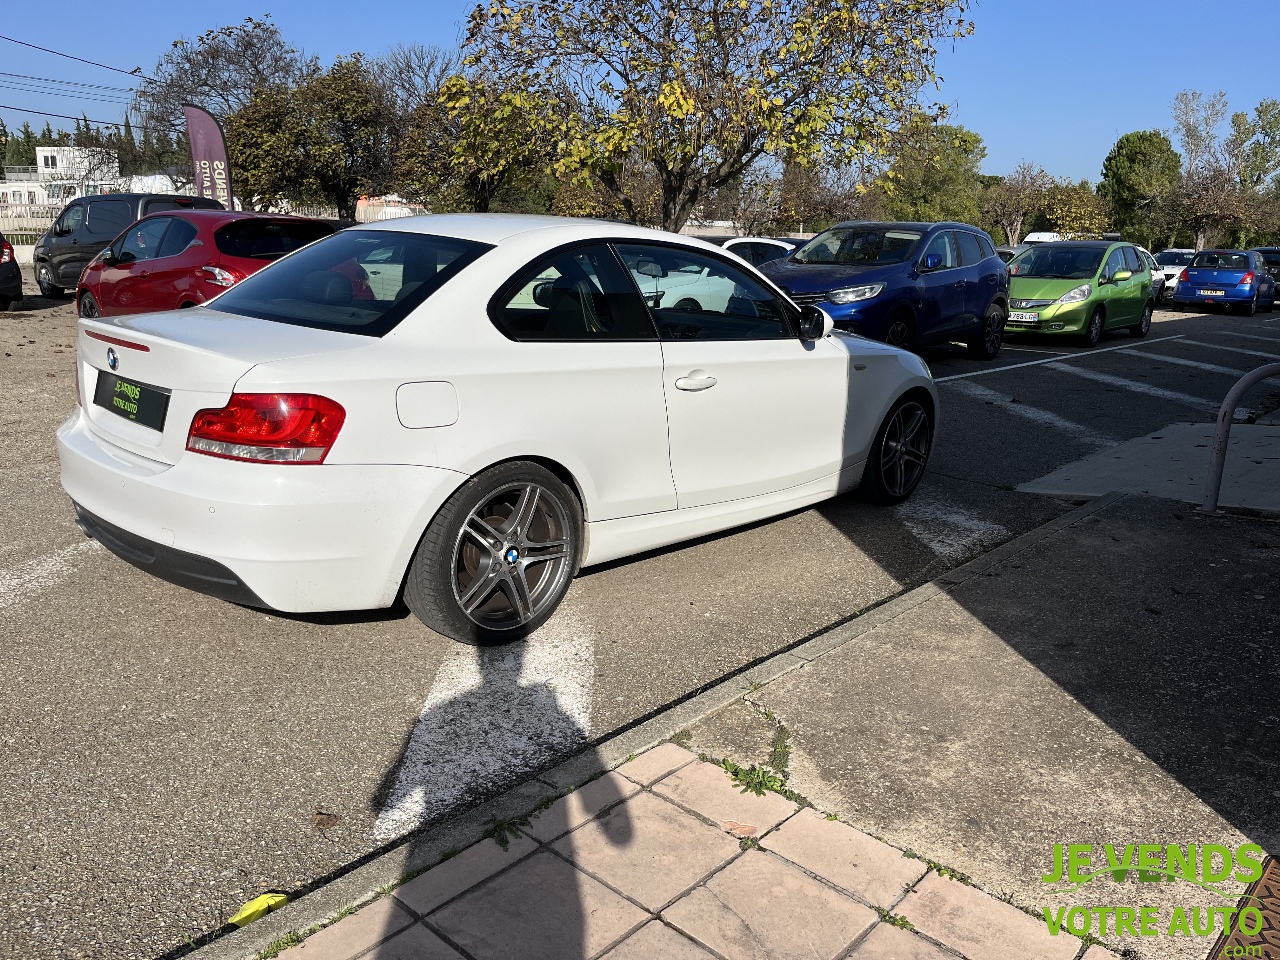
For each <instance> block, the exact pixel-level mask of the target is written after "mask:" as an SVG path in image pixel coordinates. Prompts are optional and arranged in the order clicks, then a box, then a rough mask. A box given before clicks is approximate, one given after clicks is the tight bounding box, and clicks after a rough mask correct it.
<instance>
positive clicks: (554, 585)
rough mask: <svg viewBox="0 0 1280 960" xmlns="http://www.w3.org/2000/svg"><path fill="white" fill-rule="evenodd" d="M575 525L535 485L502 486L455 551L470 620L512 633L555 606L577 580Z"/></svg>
mask: <svg viewBox="0 0 1280 960" xmlns="http://www.w3.org/2000/svg"><path fill="white" fill-rule="evenodd" d="M571 529H572V528H571V526H570V523H569V517H568V514H567V513H566V511H565V507H564V505H563V504H561V503H560V501H559V499H558V498H557V497H556V495H555V494H554V493H552V492H551V491H550V490H548V489H547V488H546V487H543V486H542V485H540V484H537V483H531V482H527V481H526V482H519V483H512V484H509V485H507V486H505V487H502V488H500V489H498V490H497V491H496V492H494V493H493V494H492V495H491V496H489V497H488V498H486V499H485V500H484V501H483V502H482V503H481V504H480V505H479V506H477V507H476V508H475V509H474V510H472V511H471V513H470V514H469V515H468V517H467V519H466V522H465V523H463V525H462V529H461V530H460V531H459V533H458V538H457V541H456V543H455V544H454V549H453V568H452V569H453V594H454V598H455V599H456V600H457V602H458V606H459V607H460V608H461V610H462V612H463V613H464V614H465V615H466V617H467V618H468V619H469V620H471V622H472V623H474V624H476V625H477V626H479V627H483V628H484V629H486V630H494V631H500V630H514V629H516V628H518V627H520V626H522V625H524V624H526V623H529V622H530V621H532V620H534V619H535V618H537V617H538V616H539V615H540V614H541V613H543V612H544V611H545V610H546V609H547V608H548V606H549V605H552V604H554V603H555V602H556V601H557V599H558V597H559V594H560V587H561V586H562V585H563V583H564V581H565V580H566V579H567V578H568V577H570V576H572V573H573V571H572V570H571V569H570V563H571V553H570V547H571V544H570V542H569V537H570V530H571Z"/></svg>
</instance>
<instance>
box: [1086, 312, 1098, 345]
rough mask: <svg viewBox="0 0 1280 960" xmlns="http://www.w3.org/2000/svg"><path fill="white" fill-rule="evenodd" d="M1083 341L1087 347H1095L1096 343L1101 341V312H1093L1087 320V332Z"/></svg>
mask: <svg viewBox="0 0 1280 960" xmlns="http://www.w3.org/2000/svg"><path fill="white" fill-rule="evenodd" d="M1085 339H1086V341H1087V342H1088V344H1089V346H1091V347H1096V346H1097V345H1098V341H1100V340H1101V339H1102V311H1101V310H1095V311H1094V312H1093V316H1092V317H1090V318H1089V330H1088V332H1087V333H1086V334H1085Z"/></svg>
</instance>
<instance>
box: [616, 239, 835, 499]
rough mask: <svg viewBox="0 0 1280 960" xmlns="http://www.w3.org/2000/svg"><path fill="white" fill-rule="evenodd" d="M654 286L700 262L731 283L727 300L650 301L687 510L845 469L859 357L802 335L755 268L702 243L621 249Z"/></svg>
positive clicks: (679, 492)
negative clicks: (852, 363) (853, 373)
mask: <svg viewBox="0 0 1280 960" xmlns="http://www.w3.org/2000/svg"><path fill="white" fill-rule="evenodd" d="M617 249H618V253H619V255H620V256H621V257H622V260H623V262H624V263H625V264H626V265H627V266H628V268H630V270H631V273H632V276H633V278H634V279H635V280H636V282H637V284H638V285H639V286H640V287H641V289H642V290H643V289H644V287H645V285H646V284H647V283H651V282H652V279H653V278H654V274H655V273H661V272H664V271H665V272H670V271H676V272H680V271H682V270H687V269H690V268H692V267H694V266H696V267H698V268H699V270H701V271H703V272H705V274H706V275H707V277H708V280H709V282H711V283H713V284H717V285H720V286H722V287H731V288H732V293H731V295H730V296H728V297H727V298H726V300H725V304H724V306H723V307H722V308H717V309H707V308H704V309H701V310H681V309H677V308H675V307H674V306H665V305H664V306H661V307H658V308H657V309H651V311H650V312H651V313H652V314H653V316H654V319H655V321H656V323H657V326H658V335H659V337H660V338H661V342H662V367H663V372H662V378H663V387H664V391H665V396H666V404H667V429H668V434H669V437H670V448H671V474H672V477H673V478H674V480H675V486H676V496H677V502H678V504H679V506H680V508H681V509H684V508H687V507H700V506H706V505H708V504H714V503H723V502H726V501H729V500H739V499H743V498H745V497H753V496H760V495H763V494H769V493H774V492H777V491H779V490H784V489H787V488H789V487H794V486H798V485H800V484H803V483H807V482H810V481H813V480H819V479H822V478H824V477H828V476H832V475H833V474H835V473H836V472H838V470H839V469H840V465H841V459H842V450H843V432H844V427H845V418H846V412H847V406H848V377H849V355H848V353H847V352H845V351H842V350H840V349H839V348H838V347H837V346H835V345H834V344H833V343H831V342H830V341H829V340H818V341H816V342H815V341H803V340H800V339H799V337H798V336H797V334H796V331H795V326H794V325H795V322H796V319H797V318H796V316H795V311H794V308H793V307H791V306H790V305H789V304H788V303H786V302H785V301H784V300H783V299H782V298H781V297H779V296H778V295H776V294H775V293H774V292H773V291H772V290H770V289H769V288H768V287H767V286H766V285H765V284H764V283H763V282H761V281H760V280H758V279H757V278H756V277H755V276H754V275H752V274H751V273H749V272H748V271H746V270H744V269H742V268H740V267H738V266H736V265H734V264H732V263H729V262H728V261H727V260H721V259H720V258H718V257H714V256H712V255H710V254H705V253H703V252H702V251H694V250H689V249H687V248H682V247H673V246H660V245H657V244H652V245H651V244H642V243H625V244H618V245H617Z"/></svg>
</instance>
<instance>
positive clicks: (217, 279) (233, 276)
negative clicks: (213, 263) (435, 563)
mask: <svg viewBox="0 0 1280 960" xmlns="http://www.w3.org/2000/svg"><path fill="white" fill-rule="evenodd" d="M200 270H201V271H202V272H203V273H204V278H203V279H205V280H207V281H208V282H209V283H212V284H214V285H215V286H218V287H234V286H235V285H236V284H237V283H239V282H240V281H241V280H243V279H244V277H245V275H244V274H243V273H241V272H240V271H239V270H228V269H227V268H226V267H201V268H200Z"/></svg>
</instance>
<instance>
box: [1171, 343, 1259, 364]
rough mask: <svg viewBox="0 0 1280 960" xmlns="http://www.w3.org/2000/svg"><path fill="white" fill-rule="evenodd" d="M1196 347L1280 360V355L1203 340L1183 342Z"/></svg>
mask: <svg viewBox="0 0 1280 960" xmlns="http://www.w3.org/2000/svg"><path fill="white" fill-rule="evenodd" d="M1182 342H1183V343H1189V344H1191V345H1192V346H1195V347H1208V348H1209V349H1210V350H1225V351H1226V352H1227V353H1243V354H1244V355H1245V356H1247V357H1266V358H1267V359H1268V360H1280V353H1264V352H1263V351H1262V350H1243V349H1241V348H1240V347H1224V346H1223V345H1222V344H1220V343H1205V342H1204V341H1203V340H1183V341H1182Z"/></svg>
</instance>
